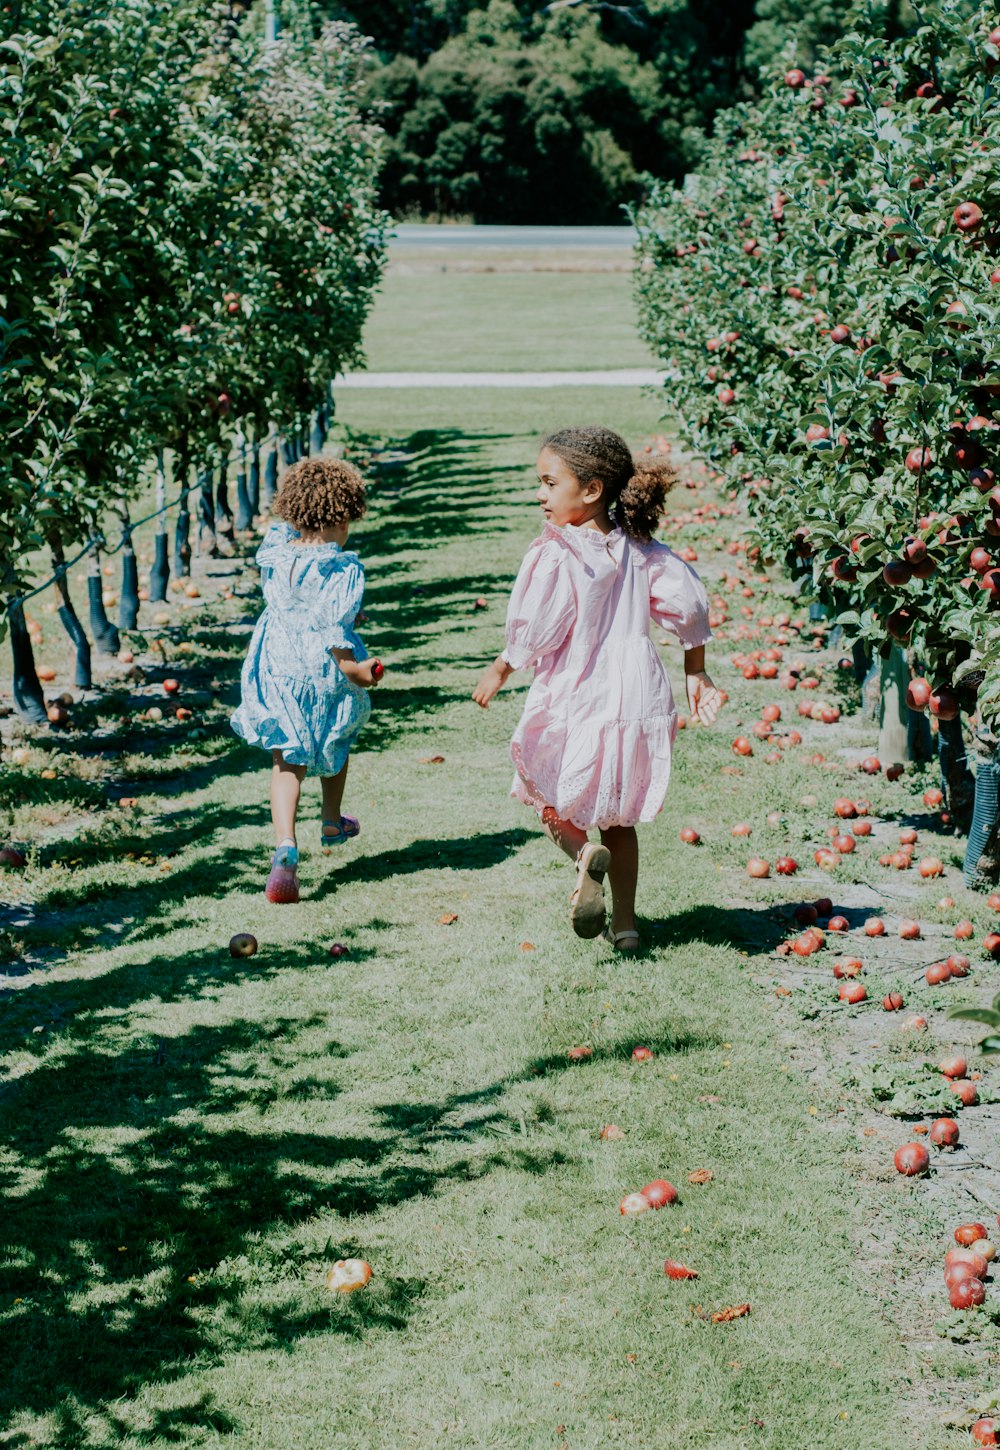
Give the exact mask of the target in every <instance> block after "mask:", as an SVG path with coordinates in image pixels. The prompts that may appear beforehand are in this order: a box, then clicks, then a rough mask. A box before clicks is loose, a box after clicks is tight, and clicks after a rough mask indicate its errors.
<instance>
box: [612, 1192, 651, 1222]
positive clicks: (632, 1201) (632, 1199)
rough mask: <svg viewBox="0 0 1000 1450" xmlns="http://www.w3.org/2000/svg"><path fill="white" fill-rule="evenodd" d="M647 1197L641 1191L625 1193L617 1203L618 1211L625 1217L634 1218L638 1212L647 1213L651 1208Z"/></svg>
mask: <svg viewBox="0 0 1000 1450" xmlns="http://www.w3.org/2000/svg"><path fill="white" fill-rule="evenodd" d="M652 1206H653V1205H652V1204H651V1203H650V1201H649V1199H648V1198H646V1197H645V1195H644V1194H642V1193H626V1195H625V1197H624V1198H623V1199H622V1200H621V1202H620V1203H619V1205H618V1212H619V1213H622V1214H624V1215H625V1217H626V1218H635V1217H636V1216H637V1215H638V1214H640V1213H648V1212H649V1211H650V1209H651V1208H652Z"/></svg>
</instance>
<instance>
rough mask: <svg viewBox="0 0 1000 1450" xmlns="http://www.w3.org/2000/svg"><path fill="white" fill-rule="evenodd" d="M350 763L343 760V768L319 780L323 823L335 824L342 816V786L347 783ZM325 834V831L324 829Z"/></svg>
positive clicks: (331, 833) (332, 831)
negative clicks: (321, 789) (331, 822)
mask: <svg viewBox="0 0 1000 1450" xmlns="http://www.w3.org/2000/svg"><path fill="white" fill-rule="evenodd" d="M350 763H351V762H350V761H349V760H345V761H344V764H343V767H342V768H341V769H340V770H338V771H337V774H336V775H324V776H322V777H321V779H320V785H321V786H322V787H323V819H324V821H334V822H337V823H339V821H340V817H341V814H342V810H341V808H342V806H343V804H344V785H345V783H346V781H347V767H348V766H349V765H350ZM325 834H326V830H325V827H324V835H325ZM333 834H334V830H333V828H332V827H331V829H330V835H333Z"/></svg>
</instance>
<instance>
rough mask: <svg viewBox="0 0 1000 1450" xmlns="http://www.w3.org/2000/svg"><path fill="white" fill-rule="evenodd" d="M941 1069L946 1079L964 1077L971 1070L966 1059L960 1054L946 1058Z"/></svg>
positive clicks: (941, 1064)
mask: <svg viewBox="0 0 1000 1450" xmlns="http://www.w3.org/2000/svg"><path fill="white" fill-rule="evenodd" d="M939 1067H940V1071H941V1072H943V1073H944V1075H945V1077H951V1078H959V1077H964V1076H965V1074H966V1073H967V1072H968V1070H969V1068H968V1064H967V1063H966V1061H965V1058H964V1057H962V1055H961V1054H960V1053H956V1054H955V1055H954V1056H953V1057H946V1058H945V1060H944V1062H942V1063H940V1064H939Z"/></svg>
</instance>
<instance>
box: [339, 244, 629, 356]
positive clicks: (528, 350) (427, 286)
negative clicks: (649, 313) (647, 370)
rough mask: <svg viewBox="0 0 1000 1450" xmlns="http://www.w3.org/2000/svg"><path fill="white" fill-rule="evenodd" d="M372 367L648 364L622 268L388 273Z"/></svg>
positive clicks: (373, 336)
mask: <svg viewBox="0 0 1000 1450" xmlns="http://www.w3.org/2000/svg"><path fill="white" fill-rule="evenodd" d="M365 348H366V351H367V356H368V366H369V368H370V369H371V370H372V372H396V371H422V370H427V371H432V372H433V371H437V372H448V371H453V370H459V369H461V370H464V371H469V372H510V371H518V370H525V369H527V370H531V369H534V368H551V369H570V368H573V369H578V368H584V369H589V368H627V367H650V366H652V364H653V361H654V360H653V358H652V356H651V354H650V353H649V351H648V350H647V348H646V346H645V344H644V343H643V342H642V340H641V339H640V337H639V336H638V334H637V332H636V313H635V307H634V305H633V302H632V278H631V276H630V275H629V274H628V273H627V272H573V273H558V272H557V273H552V272H485V273H484V272H461V271H456V270H454V268H452V269H449V270H448V271H438V272H424V271H420V272H390V273H389V275H388V276H387V277H386V279H385V283H384V285H383V287H382V290H381V292H380V294H379V297H378V299H377V301H376V303H375V307H374V308H373V310H372V314H371V317H370V319H369V322H368V326H367V329H366V331H365Z"/></svg>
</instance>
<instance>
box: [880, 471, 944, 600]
mask: <svg viewBox="0 0 1000 1450" xmlns="http://www.w3.org/2000/svg"><path fill="white" fill-rule="evenodd" d="M904 462H905V466H906V468H907V470H908V472H910V473H924V472H925V471H926V470H927V469H928V468H931V467H933V465H934V457H933V455H932V453H931V451H930V449H929V448H911V449H910V451H909V453H908V454H907V455H906V458H905V460H904ZM886 582H887V583H888V580H887V581H886Z"/></svg>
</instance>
